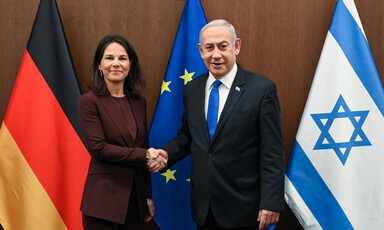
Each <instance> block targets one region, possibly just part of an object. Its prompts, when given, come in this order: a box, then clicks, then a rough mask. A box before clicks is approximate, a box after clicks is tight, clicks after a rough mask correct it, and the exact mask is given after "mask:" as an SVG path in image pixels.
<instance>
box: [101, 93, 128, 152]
mask: <svg viewBox="0 0 384 230" xmlns="http://www.w3.org/2000/svg"><path fill="white" fill-rule="evenodd" d="M100 100H101V103H102V104H103V106H104V107H105V110H106V111H107V113H108V115H109V117H110V118H111V120H112V122H113V123H114V124H115V127H116V129H117V130H119V132H120V135H121V136H122V138H123V140H124V142H125V144H126V145H127V146H132V144H133V143H132V140H131V138H128V137H125V136H124V135H123V133H124V132H123V130H124V129H125V127H126V126H125V125H124V122H123V115H122V114H121V111H116V107H117V106H116V103H117V102H116V101H115V100H113V98H112V97H111V96H105V97H101V98H100Z"/></svg>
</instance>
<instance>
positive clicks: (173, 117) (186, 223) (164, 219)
mask: <svg viewBox="0 0 384 230" xmlns="http://www.w3.org/2000/svg"><path fill="white" fill-rule="evenodd" d="M206 23H207V20H206V18H205V14H204V11H203V8H202V6H201V3H200V1H196V0H187V1H186V3H185V6H184V10H183V14H182V16H181V19H180V24H179V27H178V30H177V34H176V38H175V42H174V44H173V49H172V53H171V57H170V60H169V62H168V67H167V71H166V74H165V77H164V81H163V83H162V86H161V92H160V96H159V100H158V102H157V107H156V111H155V114H154V117H153V120H152V124H151V128H150V132H149V141H150V146H151V147H154V148H162V147H163V146H165V145H166V144H167V143H168V141H170V140H171V139H172V138H173V137H175V136H176V134H177V131H178V129H179V128H180V126H181V118H182V114H183V89H184V85H185V84H187V83H188V82H189V81H191V80H192V79H193V78H194V77H197V76H199V75H200V74H202V73H204V72H206V71H207V69H206V67H205V65H204V61H203V59H202V58H201V56H200V53H199V50H198V47H197V44H198V43H199V31H200V29H201V28H202V27H203V26H204V25H205V24H206ZM190 175H191V161H190V157H187V158H185V159H184V160H182V161H180V162H179V163H177V164H176V165H174V166H173V167H172V168H171V169H169V170H167V171H166V172H165V173H157V174H153V175H152V187H153V201H154V203H155V221H156V222H157V224H158V226H159V227H160V228H161V229H167V230H179V229H196V224H195V223H194V222H193V221H192V218H191V212H190V203H189V202H190V189H191V185H190V182H189V178H190Z"/></svg>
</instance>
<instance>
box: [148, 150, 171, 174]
mask: <svg viewBox="0 0 384 230" xmlns="http://www.w3.org/2000/svg"><path fill="white" fill-rule="evenodd" d="M146 157H147V164H146V165H147V169H148V171H150V172H151V173H157V172H159V171H160V170H162V169H163V168H164V167H166V166H167V162H168V154H167V152H166V151H164V150H163V149H154V148H150V149H148V150H147V156H146Z"/></svg>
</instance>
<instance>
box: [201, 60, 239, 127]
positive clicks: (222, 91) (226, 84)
mask: <svg viewBox="0 0 384 230" xmlns="http://www.w3.org/2000/svg"><path fill="white" fill-rule="evenodd" d="M236 73H237V64H236V63H235V65H233V68H232V69H231V71H229V73H228V74H227V75H225V76H224V77H222V78H221V79H220V81H221V83H222V84H221V85H220V86H219V88H218V90H219V97H220V99H219V115H218V118H217V122H219V120H220V115H221V112H222V111H223V108H224V105H225V102H226V101H227V98H228V94H229V90H230V89H231V86H232V83H233V80H235V76H236ZM215 81H216V78H215V77H213V75H212V73H211V72H209V76H208V79H207V84H206V85H205V107H204V108H205V120H207V113H208V103H209V95H210V93H211V90H212V87H213V83H214V82H215Z"/></svg>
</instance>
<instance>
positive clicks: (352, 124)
mask: <svg viewBox="0 0 384 230" xmlns="http://www.w3.org/2000/svg"><path fill="white" fill-rule="evenodd" d="M372 7H374V6H372ZM383 139H384V91H383V86H382V84H381V81H380V78H379V75H378V73H377V70H376V66H375V63H374V60H373V57H372V55H371V51H370V48H369V45H368V41H367V38H366V36H365V33H364V30H363V26H362V23H361V21H360V18H359V15H358V12H357V9H356V6H355V3H354V2H353V0H338V1H337V5H336V8H335V12H334V14H333V19H332V23H331V26H330V27H329V30H328V34H327V37H326V40H325V43H324V47H323V51H322V53H321V56H320V60H319V64H318V66H317V70H316V73H315V77H314V79H313V83H312V87H311V90H310V92H309V96H308V100H307V104H306V105H305V109H304V112H303V116H302V118H301V122H300V126H299V130H298V132H297V135H296V140H295V142H294V145H293V148H292V152H291V156H290V159H289V162H288V165H287V170H286V180H285V182H286V184H285V200H286V201H287V203H288V205H289V206H290V207H291V209H292V211H293V212H294V213H295V215H296V216H297V218H298V220H299V221H300V223H301V225H302V226H303V227H304V229H326V230H339V229H343V230H344V229H345V230H349V229H382V228H383V226H384V219H383V218H382V214H383V213H384V205H383V204H384V198H383V191H384V168H383V166H382V165H383V162H384V154H383V149H384V142H383Z"/></svg>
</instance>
